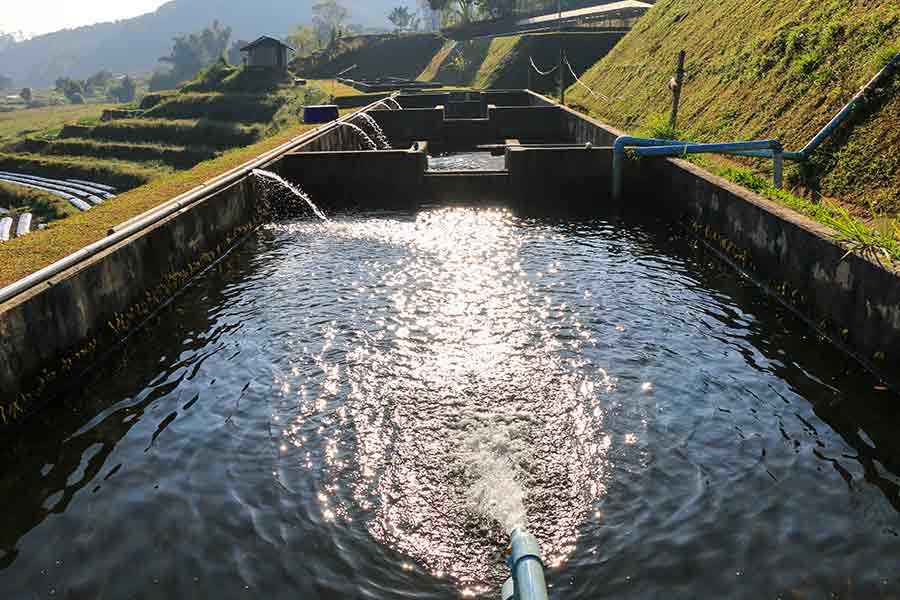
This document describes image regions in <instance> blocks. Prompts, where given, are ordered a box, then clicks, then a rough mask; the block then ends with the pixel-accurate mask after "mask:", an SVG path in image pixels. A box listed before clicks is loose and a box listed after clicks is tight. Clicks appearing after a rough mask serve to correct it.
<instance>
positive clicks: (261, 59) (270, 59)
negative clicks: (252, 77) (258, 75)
mask: <svg viewBox="0 0 900 600" xmlns="http://www.w3.org/2000/svg"><path fill="white" fill-rule="evenodd" d="M241 52H242V53H243V54H244V64H245V65H246V66H248V67H250V68H253V69H272V70H277V71H287V68H288V62H289V58H290V56H289V54H290V53H293V52H294V49H293V48H291V47H290V46H288V45H287V44H285V43H284V42H282V41H281V40H277V39H275V38H273V37H269V36H267V35H264V36H262V37H261V38H259V39H258V40H256V41H255V42H251V43H249V44H247V45H246V46H244V47H243V48H241Z"/></svg>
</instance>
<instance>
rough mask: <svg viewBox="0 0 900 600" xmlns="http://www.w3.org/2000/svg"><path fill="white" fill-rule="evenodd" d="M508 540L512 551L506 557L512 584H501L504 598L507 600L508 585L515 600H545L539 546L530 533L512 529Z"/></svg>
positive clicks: (545, 589)
mask: <svg viewBox="0 0 900 600" xmlns="http://www.w3.org/2000/svg"><path fill="white" fill-rule="evenodd" d="M510 540H511V542H512V553H511V554H510V556H509V558H508V559H507V564H508V565H509V570H510V571H511V572H512V577H511V578H510V579H511V581H512V586H510V583H509V581H507V582H506V584H504V586H503V595H504V599H505V600H508V598H509V596H507V594H508V593H509V590H510V587H512V590H513V596H512V597H514V598H515V599H516V600H547V581H546V579H545V578H544V564H543V562H542V561H541V547H540V545H539V544H538V541H537V539H535V537H534V536H533V535H531V534H530V533H527V532H525V531H520V530H518V529H515V530H513V532H512V534H511V536H510Z"/></svg>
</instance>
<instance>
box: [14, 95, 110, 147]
mask: <svg viewBox="0 0 900 600" xmlns="http://www.w3.org/2000/svg"><path fill="white" fill-rule="evenodd" d="M114 106H116V105H113V104H82V105H65V106H48V107H46V108H27V109H18V110H15V111H12V112H4V113H0V146H2V145H4V144H7V143H10V142H13V141H15V140H17V139H19V138H21V137H23V136H26V135H30V134H35V133H40V132H46V131H48V130H49V131H52V130H57V131H58V130H59V129H60V128H62V126H63V125H65V124H66V123H71V122H73V121H77V120H79V119H89V118H99V117H100V115H101V114H102V113H103V111H104V110H105V109H107V108H113V107H114Z"/></svg>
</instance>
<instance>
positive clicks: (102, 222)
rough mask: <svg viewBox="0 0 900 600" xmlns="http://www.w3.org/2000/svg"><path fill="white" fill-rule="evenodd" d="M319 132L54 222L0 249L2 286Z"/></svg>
mask: <svg viewBox="0 0 900 600" xmlns="http://www.w3.org/2000/svg"><path fill="white" fill-rule="evenodd" d="M316 127H317V126H315V125H299V126H296V127H294V128H291V129H290V130H286V131H283V132H281V133H279V134H278V135H275V136H272V137H269V138H266V139H264V140H262V141H260V142H258V143H256V144H253V145H251V146H248V147H246V148H238V149H234V150H230V151H228V152H225V153H224V154H222V155H221V156H219V157H217V158H215V159H213V160H209V161H206V162H203V163H200V164H199V165H197V166H195V167H194V168H192V169H190V170H187V171H181V172H179V173H175V174H172V175H170V176H168V177H160V178H158V179H155V180H154V181H152V182H151V183H149V184H147V185H144V186H142V187H139V188H137V189H134V190H132V191H130V192H128V193H125V194H122V195H120V196H118V197H117V198H116V199H115V200H113V201H110V202H106V203H104V204H102V205H100V206H97V207H94V208H92V209H91V210H90V211H88V212H86V213H78V214H75V215H72V216H70V217H67V218H65V219H62V220H60V221H56V222H54V223H52V224H50V226H49V227H48V228H47V229H46V230H45V231H42V232H40V235H29V236H25V237H22V238H17V239H14V240H11V241H10V242H8V243H4V244H0V264H2V265H3V269H0V287H2V286H6V285H9V284H10V283H12V282H14V281H16V280H18V279H21V278H22V277H25V276H26V275H29V274H31V273H33V272H35V271H37V270H38V269H41V268H43V267H46V266H47V265H49V264H51V263H53V262H55V261H57V260H59V259H61V258H63V257H65V256H67V255H69V254H71V253H72V252H75V251H77V250H79V249H80V248H83V247H84V246H87V245H88V244H91V243H93V242H95V241H97V240H99V239H101V238H102V237H104V236H105V235H106V232H107V231H108V230H109V229H110V228H111V227H114V226H115V225H118V224H120V223H122V222H124V221H127V220H128V219H130V218H132V217H135V216H137V215H139V214H141V213H143V212H146V211H147V210H150V209H152V208H154V207H155V206H158V205H160V204H162V203H163V202H166V201H168V200H170V199H172V198H174V197H176V196H178V195H180V194H183V193H184V192H187V191H190V190H192V189H194V188H195V187H197V186H198V185H200V184H202V183H204V182H206V181H208V180H209V179H212V178H213V177H216V176H218V175H221V174H222V173H225V172H227V171H229V170H231V169H234V168H236V167H239V166H240V165H242V164H244V163H245V162H247V161H250V160H252V159H254V158H255V157H257V156H259V155H260V154H263V153H265V152H267V151H269V150H271V149H273V148H276V147H277V146H279V145H281V144H283V143H285V142H287V141H289V140H290V139H292V138H293V137H295V136H297V135H300V134H301V133H303V132H306V131H310V130H312V129H315V128H316ZM2 165H3V157H2V155H0V166H2ZM98 179H99V177H98Z"/></svg>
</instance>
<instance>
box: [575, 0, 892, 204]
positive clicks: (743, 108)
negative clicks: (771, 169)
mask: <svg viewBox="0 0 900 600" xmlns="http://www.w3.org/2000/svg"><path fill="white" fill-rule="evenodd" d="M898 38H900V3H898V2H897V0H796V1H794V2H782V1H776V0H760V1H757V2H746V0H661V1H660V2H659V3H657V4H656V5H655V6H654V7H653V8H652V9H651V10H650V11H649V12H648V13H647V14H646V15H645V16H644V17H643V18H642V19H641V20H640V21H639V22H638V23H637V25H636V26H635V28H634V30H633V31H632V32H630V33H629V34H628V35H627V36H626V37H625V38H624V39H623V40H622V41H621V42H620V43H619V45H618V46H617V47H616V48H614V49H613V50H612V52H610V53H609V55H608V56H607V57H606V58H605V59H603V60H602V61H600V62H599V63H597V64H596V65H594V67H593V68H591V69H590V70H589V71H588V73H587V74H586V75H585V77H584V78H583V79H584V81H585V83H587V85H589V86H590V87H591V88H592V89H593V90H595V91H596V92H597V93H600V94H604V95H605V96H608V97H611V98H612V99H613V100H612V101H610V102H606V101H599V100H597V99H595V98H594V97H592V96H591V95H590V94H589V93H588V92H587V91H585V90H583V89H581V88H579V87H572V88H571V89H570V90H569V99H570V100H571V101H572V102H573V103H575V104H576V105H580V106H582V107H584V108H587V109H588V110H589V111H590V112H591V113H592V114H594V115H595V116H598V117H599V118H601V119H604V120H605V121H607V122H609V123H611V124H613V125H616V126H619V127H622V128H624V129H628V130H632V131H635V130H639V129H640V128H641V127H642V126H643V125H644V124H645V123H647V121H648V119H649V118H651V117H653V116H658V115H664V114H667V112H668V110H669V107H670V103H671V94H670V92H669V89H668V81H669V79H670V78H671V77H672V75H673V72H674V68H675V61H676V57H677V55H678V52H679V50H685V51H686V52H687V69H686V70H687V76H686V80H685V89H684V93H683V96H682V105H681V111H680V118H679V122H680V126H681V129H682V131H683V132H684V133H685V134H686V135H687V136H689V137H692V138H695V139H699V140H705V141H713V140H717V141H718V140H736V139H759V138H769V137H774V138H779V139H781V140H782V141H783V142H784V144H785V146H786V147H787V148H788V149H791V150H794V149H799V148H800V147H802V146H803V145H804V144H805V143H806V142H807V141H808V140H809V139H810V138H811V137H812V136H813V135H814V134H815V133H816V132H817V131H818V130H819V129H820V128H821V127H822V126H823V125H825V124H826V123H827V122H828V121H829V120H830V119H831V117H832V116H833V115H834V114H835V113H836V112H837V111H838V110H840V108H841V107H842V106H843V105H844V104H845V103H846V102H847V101H848V100H849V99H850V98H851V97H852V96H853V94H854V93H856V91H857V90H858V89H859V88H860V87H861V86H862V85H863V84H865V83H866V81H868V80H869V79H870V78H871V77H872V76H873V75H874V74H875V73H876V72H877V71H878V69H879V68H880V67H881V66H882V65H883V64H884V61H885V60H886V57H887V56H889V55H891V54H892V53H894V52H896V51H898V50H900V43H898ZM898 90H900V87H898V85H897V83H896V82H895V83H892V84H891V85H889V86H887V87H886V88H885V89H884V90H883V93H882V94H881V95H880V97H879V98H878V99H876V100H875V101H874V102H873V103H871V104H870V106H869V107H868V109H867V111H864V112H863V114H861V115H859V116H858V117H857V118H856V120H855V123H853V124H851V126H850V127H846V128H844V130H843V131H841V132H839V134H838V136H836V138H835V139H834V141H833V142H832V143H830V144H829V145H828V146H827V147H824V148H823V149H822V151H821V152H820V153H818V155H817V156H816V157H814V160H813V161H812V162H811V163H810V165H809V166H808V167H806V169H805V170H804V172H803V173H800V172H799V171H798V172H795V176H796V180H797V181H802V182H803V183H805V184H807V185H808V186H810V187H813V188H816V187H819V189H820V191H821V192H822V193H824V194H825V195H834V196H841V197H844V198H847V199H850V200H853V201H856V202H858V203H860V204H867V203H868V202H869V201H874V202H876V203H878V204H879V209H880V210H888V211H897V210H900V197H898V190H900V153H897V152H893V151H891V152H887V151H886V150H887V148H888V144H893V147H894V148H896V147H897V143H898V142H900V139H898V135H900V134H898V133H897V131H898V129H900V94H898V93H897V92H898ZM863 153H868V157H865V156H864V154H863ZM873 157H874V159H873Z"/></svg>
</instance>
